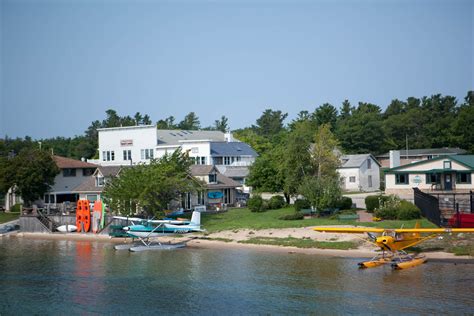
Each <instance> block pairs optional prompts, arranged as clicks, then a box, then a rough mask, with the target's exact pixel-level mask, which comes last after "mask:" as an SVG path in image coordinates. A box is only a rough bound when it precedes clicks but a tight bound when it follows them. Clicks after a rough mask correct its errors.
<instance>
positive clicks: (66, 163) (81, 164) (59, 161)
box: [53, 155, 98, 169]
mask: <svg viewBox="0 0 474 316" xmlns="http://www.w3.org/2000/svg"><path fill="white" fill-rule="evenodd" d="M53 160H54V162H55V163H56V165H57V166H58V168H59V169H66V168H97V167H98V165H95V164H92V163H89V162H85V161H81V160H76V159H71V158H66V157H61V156H56V155H54V156H53Z"/></svg>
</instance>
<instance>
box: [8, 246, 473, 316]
mask: <svg viewBox="0 0 474 316" xmlns="http://www.w3.org/2000/svg"><path fill="white" fill-rule="evenodd" d="M358 261H359V260H358V259H342V258H331V257H323V256H316V255H303V254H287V253H272V252H264V251H256V250H236V249H232V250H216V249H201V248H184V249H178V250H173V251H149V252H141V253H130V252H128V251H115V250H114V249H113V245H111V244H108V243H100V242H78V241H52V240H31V239H22V238H3V239H1V238H0V271H1V272H0V275H1V278H0V315H19V314H40V315H44V314H66V313H68V314H72V315H74V314H82V315H83V314H86V315H90V314H133V315H137V314H140V315H143V314H156V313H157V312H161V313H163V314H188V315H190V314H193V315H194V314H215V315H223V314H225V315H228V314H324V315H328V314H331V315H334V314H368V313H372V314H374V313H375V314H380V313H381V314H413V313H415V314H442V313H443V314H444V313H449V314H457V315H459V314H471V313H474V265H473V264H457V265H454V264H453V263H441V262H429V263H427V264H425V265H423V266H421V267H416V268H413V269H408V270H403V271H392V270H391V268H390V267H388V266H386V267H381V268H376V269H367V270H359V269H358V268H357V262H358Z"/></svg>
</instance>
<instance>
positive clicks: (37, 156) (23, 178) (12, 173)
mask: <svg viewBox="0 0 474 316" xmlns="http://www.w3.org/2000/svg"><path fill="white" fill-rule="evenodd" d="M0 164H1V167H0V174H1V176H2V177H4V179H3V181H2V183H1V185H0V190H1V191H2V192H3V193H4V192H5V189H6V190H8V188H10V187H13V188H14V189H15V192H16V193H17V194H19V195H20V196H21V197H22V199H23V201H24V202H25V204H26V205H30V204H31V203H32V202H34V201H35V200H38V199H40V198H42V197H43V195H44V194H45V193H46V192H48V191H49V189H50V187H51V185H52V184H53V183H54V178H55V177H56V175H57V174H58V173H59V169H58V167H57V166H56V163H55V162H54V160H53V158H52V157H51V155H50V154H49V153H48V152H46V151H43V150H39V149H28V148H26V149H23V150H22V151H21V152H20V153H19V154H18V155H17V156H15V157H14V158H11V159H2V161H1V162H0Z"/></svg>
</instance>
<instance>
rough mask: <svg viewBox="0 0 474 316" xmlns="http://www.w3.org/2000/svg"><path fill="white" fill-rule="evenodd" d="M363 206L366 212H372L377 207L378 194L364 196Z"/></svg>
mask: <svg viewBox="0 0 474 316" xmlns="http://www.w3.org/2000/svg"><path fill="white" fill-rule="evenodd" d="M365 208H366V209H367V212H369V213H372V212H373V211H374V210H375V209H376V208H379V195H369V196H367V197H366V198H365Z"/></svg>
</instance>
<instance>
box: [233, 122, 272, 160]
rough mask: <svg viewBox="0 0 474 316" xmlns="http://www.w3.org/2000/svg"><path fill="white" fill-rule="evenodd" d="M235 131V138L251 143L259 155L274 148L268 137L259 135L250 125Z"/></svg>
mask: <svg viewBox="0 0 474 316" xmlns="http://www.w3.org/2000/svg"><path fill="white" fill-rule="evenodd" d="M233 133H234V136H235V138H237V139H238V140H240V141H242V142H244V143H247V144H249V145H250V147H252V148H253V149H254V150H255V151H256V152H257V153H258V154H259V155H262V154H264V153H266V152H268V151H269V150H271V149H272V148H273V146H272V143H271V142H270V141H269V140H268V139H267V138H265V137H263V136H260V135H258V134H257V133H256V132H255V131H254V130H253V129H252V128H250V127H247V128H244V129H239V130H235V131H234V132H233Z"/></svg>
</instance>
